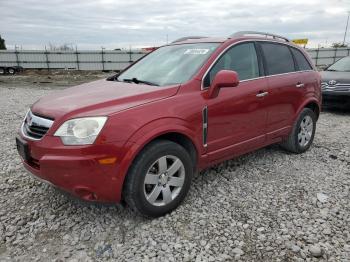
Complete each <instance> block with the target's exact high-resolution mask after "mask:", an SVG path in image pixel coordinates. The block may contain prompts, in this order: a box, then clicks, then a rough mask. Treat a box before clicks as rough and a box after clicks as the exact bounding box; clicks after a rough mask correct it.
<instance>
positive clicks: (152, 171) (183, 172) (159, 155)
mask: <svg viewBox="0 0 350 262" xmlns="http://www.w3.org/2000/svg"><path fill="white" fill-rule="evenodd" d="M192 175H193V163H192V161H191V158H190V156H189V154H188V152H187V151H186V149H184V148H183V147H182V146H180V145H179V144H176V143H174V142H172V141H168V140H156V141H153V142H151V143H150V144H148V145H147V146H146V147H145V148H144V149H143V150H142V151H141V152H140V153H139V154H138V156H137V157H136V159H135V160H134V162H133V164H132V166H131V167H130V170H129V172H128V174H127V176H126V178H125V182H124V190H123V198H124V200H125V201H126V203H127V204H128V206H129V207H130V208H131V209H132V210H133V211H135V212H137V213H138V214H141V215H143V216H147V217H159V216H162V215H165V214H166V213H169V212H171V211H172V210H174V209H175V208H176V207H177V206H179V205H180V203H181V202H182V201H183V199H184V198H185V197H186V195H187V192H188V190H189V188H190V185H191V180H192Z"/></svg>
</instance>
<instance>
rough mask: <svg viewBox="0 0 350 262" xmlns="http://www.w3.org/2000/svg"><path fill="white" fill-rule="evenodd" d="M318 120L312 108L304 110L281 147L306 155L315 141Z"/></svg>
mask: <svg viewBox="0 0 350 262" xmlns="http://www.w3.org/2000/svg"><path fill="white" fill-rule="evenodd" d="M316 119H317V118H316V115H315V112H314V111H312V110H311V109H310V108H304V109H303V110H302V111H301V113H300V114H299V117H298V119H297V121H296V122H295V123H294V126H293V129H292V132H291V133H290V134H289V136H288V138H287V139H286V140H285V141H283V142H282V143H281V147H282V148H284V149H285V150H287V151H289V152H292V153H296V154H300V153H304V152H305V151H306V150H308V149H309V148H310V146H311V144H312V142H313V140H314V136H315V131H316Z"/></svg>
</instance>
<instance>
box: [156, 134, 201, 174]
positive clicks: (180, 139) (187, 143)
mask: <svg viewBox="0 0 350 262" xmlns="http://www.w3.org/2000/svg"><path fill="white" fill-rule="evenodd" d="M157 139H166V140H170V141H173V142H175V143H177V144H179V145H181V146H182V147H183V148H185V149H186V151H187V152H188V154H189V155H190V157H191V160H192V163H193V168H194V171H195V170H196V167H197V160H198V159H197V156H198V154H197V150H196V147H195V146H194V144H193V142H192V141H191V139H189V138H188V137H187V136H185V135H183V134H180V133H167V134H164V135H161V136H158V137H156V138H155V139H153V140H152V141H154V140H157ZM152 141H151V142H152Z"/></svg>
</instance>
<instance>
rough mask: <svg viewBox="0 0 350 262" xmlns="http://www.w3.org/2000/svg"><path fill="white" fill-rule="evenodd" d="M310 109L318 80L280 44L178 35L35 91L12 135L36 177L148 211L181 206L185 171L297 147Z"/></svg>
mask: <svg viewBox="0 0 350 262" xmlns="http://www.w3.org/2000/svg"><path fill="white" fill-rule="evenodd" d="M320 107H321V92H320V75H319V74H318V73H317V72H316V70H315V68H314V66H313V65H312V63H311V60H310V58H309V57H308V55H307V54H306V53H305V51H304V50H303V49H301V48H299V47H297V46H295V45H294V44H292V43H291V42H290V41H288V39H286V38H284V37H281V36H277V35H272V34H268V33H259V32H239V33H236V34H234V35H232V36H230V37H229V38H202V37H188V38H182V39H180V40H178V41H175V42H173V43H171V44H169V45H166V46H163V47H160V48H158V49H157V50H155V51H154V52H152V53H150V54H148V55H146V56H144V57H143V58H142V59H140V60H139V61H137V62H136V63H135V64H133V65H131V66H129V67H128V68H126V69H125V70H124V71H123V72H121V73H120V74H118V75H115V76H113V77H110V78H108V79H107V80H106V79H104V80H98V81H94V82H91V83H88V84H83V85H80V86H76V87H72V88H69V89H66V90H63V91H58V92H54V93H53V94H51V95H49V96H46V97H43V98H41V99H40V100H39V101H37V102H36V103H35V104H34V105H33V106H32V107H31V108H30V110H29V111H28V113H27V115H26V117H25V120H24V122H23V124H22V127H21V129H20V132H19V135H18V137H17V139H16V141H17V148H18V151H19V154H20V155H21V157H22V159H23V163H24V166H25V167H26V168H27V169H28V170H29V171H30V173H32V174H34V175H35V176H36V177H38V178H40V179H42V180H43V181H45V182H47V183H50V184H53V185H55V186H57V187H58V188H61V189H64V190H66V191H68V192H70V193H72V194H74V195H76V196H79V197H81V198H83V199H86V200H91V201H103V202H119V201H121V200H124V201H126V203H127V204H128V205H129V206H130V207H131V208H132V209H133V210H135V211H137V212H138V213H140V214H143V215H146V216H153V217H156V216H161V215H163V214H165V213H167V212H170V211H171V210H173V209H174V208H176V207H177V206H178V205H179V204H180V202H181V201H182V200H183V199H184V198H185V196H186V194H187V192H188V190H189V188H190V183H191V179H192V175H193V173H194V172H198V171H199V170H202V169H204V168H207V167H209V166H212V165H214V164H216V163H219V162H222V161H224V160H226V159H230V158H233V157H235V156H238V155H242V154H245V153H247V152H250V151H253V150H256V149H258V148H261V147H264V146H267V145H270V144H274V143H280V144H281V145H282V146H283V147H284V148H286V149H287V150H289V151H291V152H294V153H302V152H304V151H306V150H307V149H308V148H309V147H310V145H311V144H312V141H313V138H314V134H315V129H316V121H317V119H318V115H319V112H320Z"/></svg>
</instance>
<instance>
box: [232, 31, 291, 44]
mask: <svg viewBox="0 0 350 262" xmlns="http://www.w3.org/2000/svg"><path fill="white" fill-rule="evenodd" d="M245 35H263V36H265V37H266V38H267V37H268V36H270V37H272V38H273V39H276V38H279V39H282V40H284V41H286V42H290V40H289V39H288V38H286V37H284V36H280V35H275V34H271V33H265V32H257V31H239V32H236V33H234V34H232V35H230V38H231V37H238V36H245Z"/></svg>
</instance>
